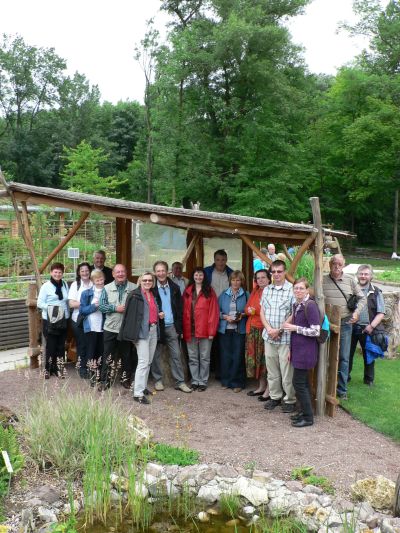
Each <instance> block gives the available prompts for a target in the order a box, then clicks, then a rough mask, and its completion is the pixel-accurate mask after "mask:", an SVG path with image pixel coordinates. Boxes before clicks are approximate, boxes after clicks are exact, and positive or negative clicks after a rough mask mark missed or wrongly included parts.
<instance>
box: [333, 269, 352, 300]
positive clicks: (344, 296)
mask: <svg viewBox="0 0 400 533" xmlns="http://www.w3.org/2000/svg"><path fill="white" fill-rule="evenodd" d="M329 277H330V278H331V280H332V281H333V283H334V284H335V285H336V287H337V288H338V289H339V291H340V292H341V293H342V294H343V298H344V299H345V300H346V302H347V303H348V299H347V298H346V295H345V293H344V292H343V291H342V289H341V288H340V287H339V285H338V284H337V283H336V281H335V280H334V279H333V278H332V276H331V275H330V274H329Z"/></svg>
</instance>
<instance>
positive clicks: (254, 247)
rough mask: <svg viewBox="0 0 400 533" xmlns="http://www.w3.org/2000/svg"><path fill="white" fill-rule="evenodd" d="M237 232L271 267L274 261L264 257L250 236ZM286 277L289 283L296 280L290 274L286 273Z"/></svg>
mask: <svg viewBox="0 0 400 533" xmlns="http://www.w3.org/2000/svg"><path fill="white" fill-rule="evenodd" d="M235 232H236V233H237V234H238V235H239V237H240V238H241V239H242V241H243V242H244V243H245V244H246V245H247V246H248V247H249V248H250V249H251V250H253V252H255V253H256V254H257V255H258V257H259V258H260V259H262V260H263V261H265V262H266V263H268V264H269V265H271V263H272V261H271V259H270V258H269V257H267V256H266V255H264V254H263V253H262V252H261V250H259V249H258V248H257V246H256V245H255V244H254V243H253V241H252V240H251V239H250V237H249V236H248V235H242V234H241V233H239V231H238V230H235ZM285 276H286V279H287V280H288V281H290V283H293V281H294V278H293V276H292V275H291V274H289V272H286V274H285Z"/></svg>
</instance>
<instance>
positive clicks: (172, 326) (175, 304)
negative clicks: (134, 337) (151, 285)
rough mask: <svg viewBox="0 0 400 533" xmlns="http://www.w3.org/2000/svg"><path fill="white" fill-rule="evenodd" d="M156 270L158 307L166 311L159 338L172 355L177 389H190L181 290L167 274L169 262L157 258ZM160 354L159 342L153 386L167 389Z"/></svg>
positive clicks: (160, 389) (154, 268) (154, 362)
mask: <svg viewBox="0 0 400 533" xmlns="http://www.w3.org/2000/svg"><path fill="white" fill-rule="evenodd" d="M153 270H154V274H155V276H156V278H157V284H156V286H155V291H154V292H155V298H156V301H157V305H158V309H159V310H160V311H162V312H163V313H164V318H163V319H162V320H160V340H161V342H165V344H166V346H167V349H168V352H169V355H170V362H171V373H172V377H173V378H174V380H175V389H177V390H180V391H182V392H185V393H191V392H192V389H191V388H189V387H188V386H187V385H186V383H185V376H184V372H183V366H182V360H181V349H180V346H179V337H180V336H181V335H182V312H183V306H182V296H181V291H180V290H179V287H178V285H176V284H175V283H174V282H173V281H172V280H171V279H170V278H168V263H166V262H165V261H156V262H155V263H154V266H153ZM160 356H161V353H160V346H159V345H158V346H157V349H156V353H155V354H154V359H153V362H152V365H151V373H152V376H153V378H154V379H155V385H154V388H155V389H156V390H157V391H163V390H164V384H163V382H162V377H163V376H162V369H161V365H160Z"/></svg>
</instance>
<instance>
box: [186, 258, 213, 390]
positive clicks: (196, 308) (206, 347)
mask: <svg viewBox="0 0 400 533" xmlns="http://www.w3.org/2000/svg"><path fill="white" fill-rule="evenodd" d="M218 322H219V307H218V300H217V295H216V294H215V292H214V289H213V288H212V287H211V286H210V284H209V282H208V280H207V277H206V275H205V272H204V268H201V267H196V268H195V269H194V271H193V274H192V276H191V278H190V281H189V285H188V287H187V289H185V292H184V293H183V338H184V340H185V341H186V344H187V348H188V354H189V368H190V372H191V374H192V389H193V390H199V391H205V390H206V389H207V384H208V376H209V374H210V350H211V344H212V340H213V338H214V337H215V334H216V332H217V328H218Z"/></svg>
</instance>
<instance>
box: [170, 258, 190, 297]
mask: <svg viewBox="0 0 400 533" xmlns="http://www.w3.org/2000/svg"><path fill="white" fill-rule="evenodd" d="M182 271H183V265H182V263H181V262H180V261H175V263H172V266H171V276H170V277H171V279H172V281H173V282H174V283H176V284H177V285H178V287H179V289H180V291H181V294H183V293H184V292H185V289H186V287H187V286H188V284H189V280H188V279H187V278H185V277H184V276H183V275H182Z"/></svg>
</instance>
